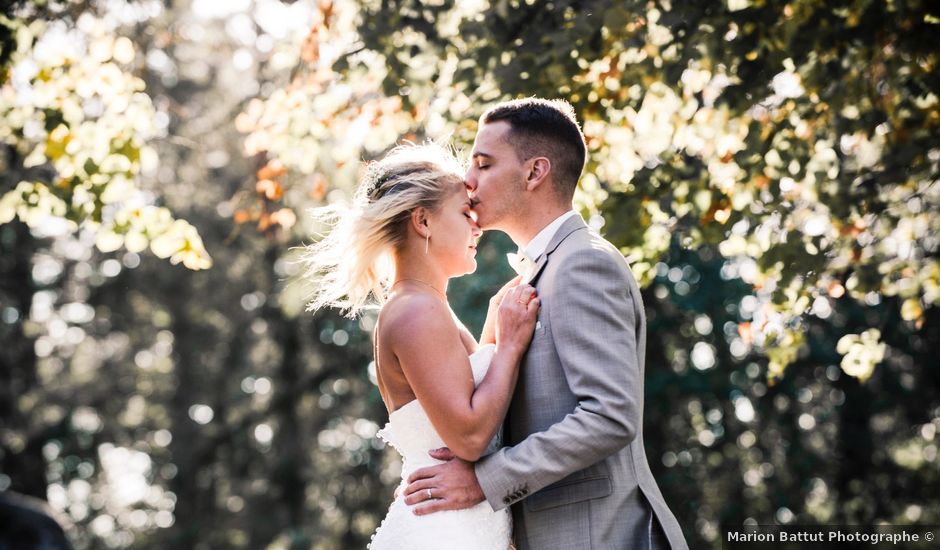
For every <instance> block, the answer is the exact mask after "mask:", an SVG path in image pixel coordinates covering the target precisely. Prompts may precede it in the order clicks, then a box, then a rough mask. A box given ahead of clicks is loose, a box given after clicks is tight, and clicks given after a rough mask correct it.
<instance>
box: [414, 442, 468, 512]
mask: <svg viewBox="0 0 940 550" xmlns="http://www.w3.org/2000/svg"><path fill="white" fill-rule="evenodd" d="M429 454H430V455H431V456H432V457H433V458H436V459H438V460H446V461H447V462H445V463H444V464H439V465H437V466H430V467H428V468H421V469H419V470H416V471H415V472H414V473H413V474H411V475H410V476H409V477H408V486H407V487H405V492H404V496H405V504H408V505H409V506H414V509H413V510H412V512H414V513H415V514H416V515H419V516H422V515H426V514H432V513H434V512H440V511H442V510H463V509H464V508H470V507H472V506H476V505H477V504H479V503H481V502H483V500H484V499H485V498H486V497H485V496H484V495H483V489H481V488H480V483H479V482H478V481H477V476H476V473H475V472H474V470H473V463H472V462H467V461H466V460H463V459H461V458H457V456H456V455H455V454H454V453H453V452H452V451H451V450H450V449H448V448H447V447H443V448H440V449H432V450H431V451H430V453H429Z"/></svg>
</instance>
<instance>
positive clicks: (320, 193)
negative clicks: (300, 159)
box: [310, 173, 326, 201]
mask: <svg viewBox="0 0 940 550" xmlns="http://www.w3.org/2000/svg"><path fill="white" fill-rule="evenodd" d="M310 196H311V197H313V198H314V199H316V200H318V201H321V200H323V198H324V197H326V178H325V177H323V174H320V173H317V174H314V176H313V182H312V184H311V186H310Z"/></svg>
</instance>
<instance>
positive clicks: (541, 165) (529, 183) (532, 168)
mask: <svg viewBox="0 0 940 550" xmlns="http://www.w3.org/2000/svg"><path fill="white" fill-rule="evenodd" d="M528 164H529V169H528V172H527V173H526V178H525V188H526V191H534V190H535V189H536V188H537V187H538V186H539V185H542V184H543V183H545V182H546V181H548V175H549V173H551V171H552V161H550V160H548V158H547V157H535V158H531V159H529V162H528Z"/></svg>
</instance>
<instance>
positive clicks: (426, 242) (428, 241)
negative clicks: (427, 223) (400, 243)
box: [424, 231, 431, 254]
mask: <svg viewBox="0 0 940 550" xmlns="http://www.w3.org/2000/svg"><path fill="white" fill-rule="evenodd" d="M430 247H431V232H430V231H428V235H427V238H425V239H424V253H425V254H427V253H428V250H429V249H430Z"/></svg>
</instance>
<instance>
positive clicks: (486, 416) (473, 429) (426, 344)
mask: <svg viewBox="0 0 940 550" xmlns="http://www.w3.org/2000/svg"><path fill="white" fill-rule="evenodd" d="M534 291H535V289H533V288H532V287H528V286H526V287H519V288H517V289H513V290H512V291H509V292H507V294H506V299H505V300H503V303H502V305H501V306H500V308H499V314H498V315H499V321H498V325H497V328H496V332H497V333H498V334H497V345H496V351H495V353H494V356H493V360H492V362H491V363H490V367H489V370H488V371H487V374H486V376H485V377H484V378H483V381H482V382H481V383H480V385H479V386H477V387H476V388H474V384H473V373H472V371H471V368H470V361H469V358H468V357H467V353H466V348H465V347H464V345H463V343H462V342H461V336H460V331H459V329H458V328H457V325H456V324H455V323H454V322H453V321H452V320H451V318H450V315H451V314H450V310H449V309H448V308H447V306H446V305H445V304H444V303H442V302H441V301H440V300H437V299H436V298H434V297H432V296H415V297H413V298H411V299H409V300H407V301H404V302H400V303H399V304H397V305H396V306H397V307H395V310H394V311H392V312H387V313H392V315H391V316H388V315H387V316H386V318H385V327H386V330H387V331H388V332H387V338H388V340H387V341H388V343H389V344H390V346H391V348H392V351H393V352H394V353H395V355H396V357H397V358H398V361H399V364H400V365H401V367H402V370H403V371H404V373H405V377H406V378H407V379H408V382H409V384H410V385H411V389H412V391H414V394H415V396H416V397H417V398H418V401H419V402H420V403H421V405H422V407H423V408H424V410H425V412H426V413H427V415H428V418H429V419H430V420H431V424H433V425H434V428H435V429H436V430H437V432H438V433H439V434H440V436H441V439H443V440H444V443H445V444H446V445H447V446H448V447H449V448H450V449H451V450H452V451H453V452H454V453H455V454H456V455H457V456H459V457H460V458H463V459H464V460H469V461H474V460H477V459H479V458H480V455H481V454H482V453H483V451H484V450H485V449H486V447H487V445H488V444H489V442H490V440H491V439H492V438H493V435H494V434H495V433H496V430H497V429H498V428H499V426H500V424H501V423H502V421H503V417H505V415H506V410H507V409H508V407H509V400H510V397H511V395H512V390H513V387H514V386H515V384H516V379H517V377H518V366H519V361H520V360H521V358H522V355H523V354H524V353H525V350H526V348H527V347H528V344H529V341H530V340H531V338H532V331H533V329H534V325H535V317H536V315H537V313H538V307H539V304H538V299H537V298H532V299H531V302H530V301H529V297H530V296H532V295H533V294H534Z"/></svg>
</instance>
